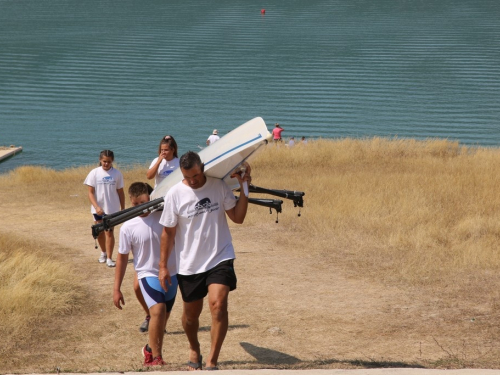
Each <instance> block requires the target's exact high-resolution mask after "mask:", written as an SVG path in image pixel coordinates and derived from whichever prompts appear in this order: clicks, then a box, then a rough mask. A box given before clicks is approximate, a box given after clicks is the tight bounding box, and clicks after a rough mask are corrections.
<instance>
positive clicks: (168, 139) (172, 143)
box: [158, 135, 178, 158]
mask: <svg viewBox="0 0 500 375" xmlns="http://www.w3.org/2000/svg"><path fill="white" fill-rule="evenodd" d="M161 145H168V147H170V148H173V149H174V158H178V156H177V142H176V141H175V139H174V137H172V136H171V135H166V136H164V137H163V138H162V139H161V141H160V145H159V146H158V155H160V154H161Z"/></svg>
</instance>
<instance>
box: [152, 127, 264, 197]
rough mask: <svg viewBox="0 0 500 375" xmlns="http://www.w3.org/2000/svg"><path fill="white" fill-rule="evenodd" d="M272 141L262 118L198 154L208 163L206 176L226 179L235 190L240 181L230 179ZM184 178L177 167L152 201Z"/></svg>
mask: <svg viewBox="0 0 500 375" xmlns="http://www.w3.org/2000/svg"><path fill="white" fill-rule="evenodd" d="M270 140H271V133H269V130H267V126H266V123H265V122H264V120H263V119H262V118H261V117H256V118H254V119H252V120H250V121H248V122H246V123H244V124H243V125H240V126H238V127H237V128H236V129H234V130H232V131H231V132H229V133H227V134H226V135H224V136H223V137H221V138H220V139H219V140H218V141H217V142H215V143H212V144H211V145H210V146H208V147H206V148H204V149H203V150H201V151H200V152H199V153H198V154H199V155H200V158H201V161H202V162H203V163H205V174H206V175H207V176H210V177H215V178H219V179H223V180H224V181H225V182H226V184H228V185H229V187H231V188H233V189H235V188H237V187H239V184H238V180H236V179H235V178H231V177H230V175H231V173H232V172H233V171H234V170H235V169H237V168H239V167H240V166H241V164H242V163H243V162H245V161H248V160H250V159H251V158H252V157H253V156H254V155H255V154H256V152H258V151H259V150H261V149H262V148H263V147H264V146H265V145H266V144H267V143H268V142H269V141H270ZM182 178H183V177H182V173H181V170H180V168H177V169H176V170H175V171H174V172H172V173H171V174H170V175H169V176H168V177H167V178H165V179H164V180H163V181H162V182H161V183H160V184H159V185H158V186H157V187H156V189H155V190H154V191H153V193H152V194H151V198H152V199H157V198H161V197H164V196H165V195H166V194H167V192H168V190H169V189H170V188H171V187H172V186H174V185H175V184H176V183H178V182H179V181H182Z"/></svg>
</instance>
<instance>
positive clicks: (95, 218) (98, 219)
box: [92, 214, 106, 221]
mask: <svg viewBox="0 0 500 375" xmlns="http://www.w3.org/2000/svg"><path fill="white" fill-rule="evenodd" d="M92 215H93V216H94V221H101V220H102V218H103V217H104V215H106V214H104V215H102V216H101V215H97V214H92Z"/></svg>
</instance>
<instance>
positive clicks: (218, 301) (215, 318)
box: [206, 284, 229, 367]
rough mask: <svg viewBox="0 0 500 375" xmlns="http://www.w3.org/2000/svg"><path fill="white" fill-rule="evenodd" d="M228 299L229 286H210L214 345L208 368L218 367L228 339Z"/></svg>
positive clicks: (211, 334) (209, 303)
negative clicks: (224, 344)
mask: <svg viewBox="0 0 500 375" xmlns="http://www.w3.org/2000/svg"><path fill="white" fill-rule="evenodd" d="M228 297H229V287H228V286H226V285H221V284H210V285H209V286H208V305H209V306H210V313H211V314H212V328H211V329H210V336H211V339H212V344H211V348H210V354H209V355H208V358H207V363H206V367H216V366H217V361H218V359H219V354H220V350H221V348H222V344H223V342H224V339H225V338H226V333H227V329H228V326H229V314H228V311H227V306H228V304H227V301H228Z"/></svg>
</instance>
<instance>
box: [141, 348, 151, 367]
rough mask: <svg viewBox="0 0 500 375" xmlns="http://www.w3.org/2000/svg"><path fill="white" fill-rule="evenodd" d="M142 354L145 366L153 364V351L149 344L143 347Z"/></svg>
mask: <svg viewBox="0 0 500 375" xmlns="http://www.w3.org/2000/svg"><path fill="white" fill-rule="evenodd" d="M142 356H143V357H144V366H151V365H150V364H151V363H152V362H153V353H152V352H151V348H150V347H149V346H148V344H146V345H145V346H144V348H142Z"/></svg>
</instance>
